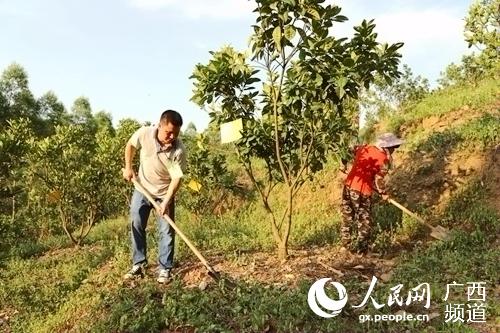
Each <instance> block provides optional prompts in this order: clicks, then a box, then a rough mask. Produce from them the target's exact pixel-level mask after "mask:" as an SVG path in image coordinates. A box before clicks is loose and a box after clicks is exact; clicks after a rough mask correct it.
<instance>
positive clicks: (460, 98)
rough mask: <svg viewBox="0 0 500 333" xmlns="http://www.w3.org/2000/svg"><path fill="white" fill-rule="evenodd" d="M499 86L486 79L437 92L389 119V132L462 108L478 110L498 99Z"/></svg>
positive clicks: (495, 81)
mask: <svg viewBox="0 0 500 333" xmlns="http://www.w3.org/2000/svg"><path fill="white" fill-rule="evenodd" d="M499 91H500V84H499V82H498V80H495V79H486V80H483V81H481V82H479V84H478V85H477V87H474V88H473V87H472V86H468V85H466V86H454V87H449V88H447V89H443V90H437V91H435V92H433V93H432V94H430V95H429V96H428V97H426V98H424V99H423V100H422V101H420V102H419V103H418V104H417V105H415V106H414V107H413V108H412V109H411V110H406V111H405V112H403V113H399V114H397V115H394V116H392V117H390V118H389V124H388V127H389V128H388V129H389V131H394V132H398V131H399V129H400V127H401V125H403V124H404V125H405V126H411V125H412V124H414V123H416V122H418V121H420V120H422V119H424V118H426V117H430V116H441V115H444V114H446V113H450V112H452V111H455V110H458V109H460V108H462V107H464V106H467V107H469V108H471V109H480V108H482V107H484V106H485V105H490V104H492V103H494V102H495V101H496V100H497V99H498V94H499Z"/></svg>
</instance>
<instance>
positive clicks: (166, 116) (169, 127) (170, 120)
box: [158, 110, 182, 145]
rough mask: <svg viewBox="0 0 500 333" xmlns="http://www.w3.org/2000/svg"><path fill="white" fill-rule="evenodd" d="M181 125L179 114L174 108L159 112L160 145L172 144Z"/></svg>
mask: <svg viewBox="0 0 500 333" xmlns="http://www.w3.org/2000/svg"><path fill="white" fill-rule="evenodd" d="M181 126H182V117H181V115H180V114H179V113H178V112H177V111H174V110H166V111H164V112H163V113H162V114H161V117H160V125H159V126H158V141H160V143H161V144H162V145H169V144H172V143H173V142H174V141H175V139H177V137H178V136H179V133H180V131H181Z"/></svg>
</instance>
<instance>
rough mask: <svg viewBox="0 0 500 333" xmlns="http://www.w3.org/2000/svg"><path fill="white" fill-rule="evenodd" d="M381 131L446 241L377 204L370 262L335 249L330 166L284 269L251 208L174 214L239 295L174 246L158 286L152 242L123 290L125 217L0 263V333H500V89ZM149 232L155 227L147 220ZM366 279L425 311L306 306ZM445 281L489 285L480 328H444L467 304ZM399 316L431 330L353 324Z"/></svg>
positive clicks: (429, 106)
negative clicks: (424, 294)
mask: <svg viewBox="0 0 500 333" xmlns="http://www.w3.org/2000/svg"><path fill="white" fill-rule="evenodd" d="M387 130H391V131H396V132H398V133H399V134H400V135H401V136H402V137H403V138H404V139H405V141H406V142H405V144H404V146H402V147H401V149H400V150H399V151H398V152H397V153H396V155H395V158H394V164H395V168H394V170H393V171H392V172H391V173H390V178H389V185H390V189H391V193H392V194H393V195H394V197H395V198H396V200H397V201H399V202H401V203H402V204H404V205H405V206H407V207H408V208H410V209H411V210H413V211H414V212H416V213H417V214H419V215H420V216H422V217H423V218H425V219H426V220H427V221H429V222H430V223H431V224H433V225H438V224H439V225H442V226H444V227H447V228H448V229H449V230H450V231H451V239H450V240H448V241H445V242H443V241H436V240H434V239H432V238H430V237H429V235H428V230H427V229H426V228H425V227H422V226H421V225H420V224H418V223H417V222H416V221H415V220H414V219H412V218H410V217H408V216H407V215H403V214H402V213H401V211H399V210H398V209H397V208H395V207H393V206H391V205H390V204H388V203H384V202H379V203H377V205H376V207H375V209H374V210H375V221H376V223H377V227H376V238H375V241H374V244H375V247H374V250H373V252H372V253H371V254H369V255H367V256H364V257H363V256H356V255H351V254H349V253H345V252H341V251H340V246H339V241H338V229H339V221H340V217H339V204H340V202H339V200H340V194H341V186H342V185H341V184H342V180H343V175H342V173H340V172H339V170H338V168H337V165H336V163H335V162H334V161H330V162H329V163H328V167H327V168H326V169H325V170H323V171H321V172H320V173H319V174H318V175H317V177H316V178H315V179H314V181H312V182H309V183H307V184H306V185H305V186H304V188H303V189H302V190H301V192H300V194H299V198H298V199H297V204H296V206H295V209H296V218H295V221H294V226H293V230H292V236H291V247H292V249H291V251H290V259H289V260H288V261H287V262H286V263H282V262H279V261H278V260H277V259H276V256H275V255H274V252H273V247H272V242H271V238H270V237H271V236H270V228H269V225H268V221H267V216H266V212H265V210H264V209H263V208H262V207H261V204H260V202H258V201H257V198H253V199H252V198H251V197H250V199H248V200H247V201H246V202H242V203H240V207H239V208H238V209H233V210H229V211H226V212H224V213H223V214H222V215H221V216H204V217H203V218H202V219H201V220H194V219H192V218H191V215H190V214H189V212H187V211H185V210H182V209H181V210H179V215H178V218H177V220H178V223H179V225H180V226H181V228H182V229H183V230H185V232H186V234H187V235H188V237H189V238H190V239H191V240H192V241H193V242H194V243H195V244H196V245H197V246H199V247H200V249H201V250H202V252H203V253H204V254H205V255H206V257H207V259H208V260H209V262H210V263H211V264H212V265H213V266H214V267H215V268H216V269H217V270H219V271H220V272H221V273H223V275H224V276H225V277H227V278H229V279H231V280H232V281H233V282H235V283H236V285H237V286H236V288H235V289H230V288H223V287H221V286H218V285H217V284H215V283H214V282H213V281H212V280H210V278H208V277H207V275H206V274H205V269H204V268H203V266H202V265H201V264H200V263H199V262H198V261H197V259H196V258H195V257H194V256H193V255H192V254H191V253H190V252H189V250H188V249H187V247H186V246H185V245H184V244H182V243H181V240H180V239H178V240H177V244H176V246H177V248H176V250H177V253H176V256H177V258H176V260H177V264H178V267H176V269H175V277H174V280H173V282H172V283H171V284H169V285H168V286H165V287H164V286H159V285H158V284H157V283H156V282H155V279H154V276H155V275H154V271H155V269H156V250H157V241H156V239H155V238H154V237H150V238H149V239H148V242H149V246H150V247H149V248H150V249H151V250H152V251H151V252H150V253H149V256H150V262H151V263H153V264H152V265H150V267H149V271H148V276H147V277H146V278H145V279H144V280H139V281H134V282H132V283H123V282H122V279H121V276H122V275H123V273H124V272H126V270H127V269H128V268H129V260H130V259H129V244H128V243H129V236H128V226H127V219H126V218H125V217H124V218H122V219H117V220H109V221H103V222H101V223H99V224H98V225H97V226H96V227H95V228H94V229H93V230H92V231H91V234H90V236H89V239H88V240H87V241H86V243H85V244H84V245H83V246H81V247H73V246H70V244H69V243H67V240H66V239H65V238H57V239H56V238H51V239H49V240H44V241H43V242H39V243H36V244H26V243H22V242H20V243H19V245H18V246H17V247H14V248H12V249H11V250H10V251H9V252H8V253H4V254H2V256H1V258H2V261H1V262H0V269H1V270H0V331H2V332H367V331H370V332H485V333H486V332H495V331H496V330H497V329H498V328H499V325H500V322H499V318H500V285H499V282H500V280H499V277H500V260H499V258H500V248H499V245H500V238H499V235H500V200H499V199H498V198H499V197H500V146H499V144H500V85H499V83H498V81H495V80H484V81H482V82H480V83H479V84H478V85H477V86H475V87H472V86H467V87H449V88H447V89H445V90H441V91H438V92H435V93H433V94H431V95H430V96H428V97H426V98H425V99H423V100H422V101H421V102H419V104H418V105H416V106H414V107H413V109H411V110H408V111H407V113H405V114H398V115H396V116H392V117H389V118H387V119H384V120H383V121H381V122H380V123H379V124H377V126H376V128H375V131H376V132H383V131H387ZM280 195H281V196H282V195H284V194H283V193H280V189H278V194H277V197H278V198H279V196H280ZM275 200H276V198H275ZM150 227H151V231H153V230H154V227H155V224H154V223H150ZM152 234H154V232H153V233H152ZM372 276H377V277H378V279H379V281H378V282H377V286H376V288H375V291H374V293H373V294H372V296H373V297H374V298H376V299H377V300H378V301H379V303H387V297H388V295H389V294H390V288H391V287H394V286H396V285H398V284H403V285H404V288H403V291H402V292H401V295H402V296H403V295H406V294H407V293H408V290H410V288H413V287H416V286H417V285H419V284H421V283H424V282H428V283H430V287H431V290H432V301H431V306H430V308H429V309H425V308H422V306H421V304H418V303H417V304H412V305H411V306H410V307H408V306H406V307H404V306H403V307H401V309H397V306H395V307H393V308H391V309H389V308H388V307H387V306H386V307H384V308H382V309H379V310H375V309H374V307H373V306H372V304H371V302H369V303H368V304H367V305H366V306H365V307H364V308H363V309H361V311H359V310H355V309H353V308H350V307H346V308H344V311H343V312H342V314H340V315H339V316H338V317H335V318H330V319H323V318H320V317H318V316H316V315H315V314H314V313H313V312H312V311H311V310H310V309H309V306H308V305H307V293H308V289H309V287H310V286H311V284H312V283H313V282H314V281H316V280H317V279H319V278H324V277H331V278H333V280H334V281H338V282H341V283H342V284H343V285H344V286H345V287H346V288H347V290H348V293H349V304H352V305H353V304H359V303H360V302H361V301H362V300H363V298H364V296H365V294H366V290H367V289H368V286H369V284H370V281H371V279H372ZM453 282H456V283H460V284H464V285H465V286H467V283H469V282H485V286H486V302H485V303H487V310H486V318H485V322H478V323H467V322H466V323H461V322H454V323H445V311H446V306H447V305H448V304H466V303H470V304H472V303H474V302H467V297H466V296H467V294H464V292H462V293H456V294H453V295H452V297H451V298H450V299H448V300H447V301H443V297H444V294H445V292H446V285H447V284H451V283H453ZM466 309H467V308H466ZM402 310H405V311H407V312H412V313H421V314H428V315H430V322H429V323H420V322H412V321H406V322H398V323H396V322H383V321H381V322H369V323H360V320H359V315H360V314H372V315H375V314H395V313H399V312H398V311H402ZM465 311H467V310H465ZM464 313H465V314H464V316H466V315H467V312H464ZM465 318H467V317H465ZM465 321H466V320H465Z"/></svg>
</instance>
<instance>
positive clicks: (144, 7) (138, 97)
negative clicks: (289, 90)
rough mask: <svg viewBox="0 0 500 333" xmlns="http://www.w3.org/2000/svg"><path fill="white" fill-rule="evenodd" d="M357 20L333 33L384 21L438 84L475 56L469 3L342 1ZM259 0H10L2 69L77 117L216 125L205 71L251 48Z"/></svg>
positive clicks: (382, 27) (389, 34) (415, 66)
mask: <svg viewBox="0 0 500 333" xmlns="http://www.w3.org/2000/svg"><path fill="white" fill-rule="evenodd" d="M326 2H327V3H334V4H336V5H339V6H340V7H341V8H342V14H343V15H345V16H347V17H348V18H349V21H347V22H344V23H338V24H337V25H336V26H334V28H333V33H334V34H335V35H336V36H338V37H344V36H345V37H348V36H350V35H352V27H353V26H354V25H357V24H359V23H360V22H361V21H362V20H363V19H375V23H376V25H377V27H376V31H377V32H378V34H379V41H380V42H389V43H394V42H404V43H405V45H404V47H403V48H402V50H401V53H402V54H403V58H402V62H403V63H406V64H408V65H409V66H410V67H411V69H412V71H413V73H414V74H415V75H422V76H423V77H426V78H428V79H429V80H430V82H431V84H434V83H435V81H436V79H437V78H438V77H439V73H440V72H441V71H443V70H444V68H445V67H446V66H447V65H448V64H450V63H451V62H458V61H460V59H461V57H462V55H463V54H465V53H467V52H468V49H467V45H466V43H465V41H464V37H463V27H464V18H465V17H466V15H467V10H468V8H469V6H470V4H471V1H464V0H442V1H439V0H434V1H431V0H390V1H370V0H337V1H333V0H332V1H330V0H327V1H326ZM253 8H254V2H253V1H249V0H106V1H98V0H86V1H84V0H80V1H77V0H44V1H40V0H23V1H19V0H0V40H1V42H2V46H1V48H0V70H1V71H3V70H4V69H5V68H6V67H7V66H8V65H9V64H11V63H13V62H16V63H18V64H20V65H21V66H22V67H24V69H25V70H26V71H27V73H28V75H29V82H30V89H31V91H32V92H33V93H34V95H35V96H36V97H40V96H42V95H43V94H44V93H46V92H47V91H49V90H52V91H53V92H54V93H55V94H56V95H57V96H58V98H59V99H60V100H61V101H62V102H63V103H64V105H65V106H66V108H67V109H70V108H71V105H72V104H73V101H74V100H75V99H76V98H78V97H80V96H85V97H87V98H88V99H89V101H90V103H91V106H92V109H93V111H94V112H98V111H101V110H104V111H106V112H109V113H110V114H111V115H112V117H113V121H114V123H115V124H116V123H117V122H118V121H119V120H120V119H123V118H134V119H137V120H139V121H141V122H145V121H149V122H152V123H156V122H157V120H158V118H159V116H160V114H161V112H162V111H164V110H166V109H174V110H177V111H179V112H180V113H181V115H182V116H183V118H184V122H185V124H188V123H189V122H193V123H194V124H195V126H196V128H197V129H198V130H203V129H204V128H206V126H207V125H208V122H209V117H208V115H207V114H206V112H205V111H203V110H201V109H200V108H199V107H198V106H197V105H195V104H194V103H192V102H190V101H189V99H190V98H191V95H192V88H193V82H192V80H190V79H189V76H190V75H191V74H192V72H193V70H194V67H195V65H196V64H197V63H206V62H207V61H208V60H209V59H210V54H209V51H211V50H213V51H215V50H218V49H219V48H220V47H222V46H224V45H232V46H234V47H235V48H237V49H239V50H245V49H246V48H247V47H248V37H249V36H250V33H251V28H250V27H251V25H252V24H253V23H254V21H255V14H253V13H252V9H253Z"/></svg>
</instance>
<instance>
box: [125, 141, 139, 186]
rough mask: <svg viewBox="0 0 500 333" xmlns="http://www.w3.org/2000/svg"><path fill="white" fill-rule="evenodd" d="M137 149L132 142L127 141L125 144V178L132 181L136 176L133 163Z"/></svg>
mask: <svg viewBox="0 0 500 333" xmlns="http://www.w3.org/2000/svg"><path fill="white" fill-rule="evenodd" d="M136 151H137V149H136V148H135V147H134V146H133V145H132V144H131V143H130V142H127V145H126V146H125V168H124V169H123V171H122V173H123V178H125V180H127V181H131V180H132V178H134V177H135V173H134V169H133V167H132V165H133V164H132V163H133V161H134V156H135V153H136Z"/></svg>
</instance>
